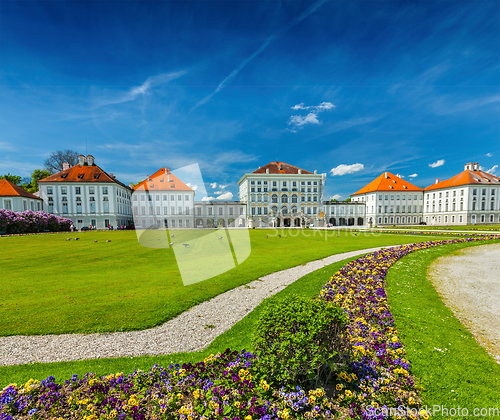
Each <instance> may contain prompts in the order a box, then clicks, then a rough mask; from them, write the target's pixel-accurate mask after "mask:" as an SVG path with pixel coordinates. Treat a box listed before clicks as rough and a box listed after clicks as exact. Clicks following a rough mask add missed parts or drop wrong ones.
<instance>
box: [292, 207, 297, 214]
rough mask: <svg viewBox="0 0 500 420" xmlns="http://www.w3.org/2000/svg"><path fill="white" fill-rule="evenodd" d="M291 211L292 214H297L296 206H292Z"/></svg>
mask: <svg viewBox="0 0 500 420" xmlns="http://www.w3.org/2000/svg"><path fill="white" fill-rule="evenodd" d="M292 213H293V214H297V207H296V206H293V207H292Z"/></svg>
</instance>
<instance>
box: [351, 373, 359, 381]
mask: <svg viewBox="0 0 500 420" xmlns="http://www.w3.org/2000/svg"><path fill="white" fill-rule="evenodd" d="M351 376H352V379H354V380H355V381H357V380H358V377H357V376H356V374H355V373H353V374H352V375H351Z"/></svg>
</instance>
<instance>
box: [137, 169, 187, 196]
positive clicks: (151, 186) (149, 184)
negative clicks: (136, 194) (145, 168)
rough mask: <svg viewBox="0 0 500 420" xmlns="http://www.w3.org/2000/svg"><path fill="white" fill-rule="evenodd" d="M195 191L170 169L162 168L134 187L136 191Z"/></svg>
mask: <svg viewBox="0 0 500 420" xmlns="http://www.w3.org/2000/svg"><path fill="white" fill-rule="evenodd" d="M137 190H141V191H193V189H192V188H189V187H188V186H187V185H186V184H184V182H182V181H181V180H180V179H179V178H177V177H176V176H175V175H174V174H173V173H172V172H170V170H169V169H168V168H160V169H158V170H157V171H156V172H155V173H154V174H153V175H151V176H150V177H149V178H147V179H145V180H144V181H142V182H141V183H139V184H137V185H136V186H135V187H134V191H137Z"/></svg>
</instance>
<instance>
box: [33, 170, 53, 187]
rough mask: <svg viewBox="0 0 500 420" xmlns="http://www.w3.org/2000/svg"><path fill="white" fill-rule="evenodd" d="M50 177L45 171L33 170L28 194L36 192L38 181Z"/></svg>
mask: <svg viewBox="0 0 500 420" xmlns="http://www.w3.org/2000/svg"><path fill="white" fill-rule="evenodd" d="M50 175H51V174H50V172H49V171H48V170H47V169H35V170H34V171H33V173H32V174H31V183H30V187H31V188H30V192H31V193H33V192H37V191H38V184H37V181H40V180H41V179H43V178H47V177H48V176H50Z"/></svg>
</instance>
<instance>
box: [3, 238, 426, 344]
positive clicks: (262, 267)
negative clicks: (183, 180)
mask: <svg viewBox="0 0 500 420" xmlns="http://www.w3.org/2000/svg"><path fill="white" fill-rule="evenodd" d="M197 232H200V231H198V230H191V231H184V233H183V231H175V232H174V233H175V235H176V238H175V240H177V237H179V236H182V235H193V234H195V233H197ZM201 232H203V234H204V235H205V234H209V233H210V232H211V231H209V230H207V231H201ZM217 232H221V233H220V234H223V232H224V231H222V230H220V231H217ZM276 233H277V232H276V231H274V230H260V229H259V230H257V229H256V230H250V238H251V249H252V252H251V255H250V256H249V257H248V259H246V261H244V262H242V263H241V264H240V265H238V266H236V267H235V268H233V269H231V270H229V271H227V272H225V273H223V274H220V275H217V276H215V277H213V278H211V279H210V280H206V281H202V282H199V283H195V284H191V285H188V286H184V285H183V283H182V279H181V277H180V274H179V270H178V267H177V263H176V259H175V258H174V252H173V250H172V248H167V249H161V248H160V249H152V248H147V247H144V246H141V245H140V244H139V243H138V241H137V238H136V234H135V232H133V231H124V232H123V231H117V232H85V233H82V232H77V233H71V234H70V233H64V234H55V235H31V236H17V237H4V238H0V248H1V250H2V252H0V270H1V273H0V275H1V278H2V282H1V284H0V296H1V300H0V336H6V335H19V334H21V335H22V334H27V335H36V334H49V333H51V334H61V333H90V332H112V331H130V330H141V329H145V328H150V327H153V326H156V325H160V324H162V323H163V322H166V321H168V320H169V319H172V318H173V317H175V316H177V315H178V314H180V313H182V312H184V311H186V310H187V309H189V308H190V307H192V306H194V305H197V304H199V303H201V302H203V301H205V300H208V299H210V298H212V297H214V296H216V295H218V294H220V293H223V292H225V291H227V290H230V289H232V288H234V287H237V286H240V285H242V284H245V283H248V282H250V281H252V280H254V279H256V278H258V277H261V276H263V275H266V274H269V273H272V272H275V271H278V270H283V269H286V268H289V267H293V266H296V265H299V264H303V263H305V262H308V261H312V260H316V259H319V258H324V257H326V256H328V255H332V254H338V253H342V252H346V251H353V250H358V249H364V248H371V247H376V246H384V245H397V244H403V243H411V242H418V241H425V240H428V239H429V237H426V236H419V237H418V238H417V237H415V236H413V235H407V236H405V235H402V234H397V235H389V234H381V233H362V232H360V233H358V236H355V235H354V233H351V232H341V233H340V236H339V237H337V232H334V231H319V230H309V229H307V230H283V231H280V234H281V237H278V236H277V235H276ZM197 234H199V233H197ZM266 235H268V236H269V238H267V239H266V238H265V236H266ZM70 237H71V238H74V237H80V240H79V241H74V240H72V241H66V239H67V238H70ZM431 238H432V237H431ZM107 239H111V242H108V243H107V242H106V240H107ZM94 240H97V241H98V242H94ZM142 240H143V239H141V241H142ZM149 240H150V242H151V243H158V242H157V239H156V238H154V237H150V238H149ZM182 240H185V239H182ZM145 241H147V240H145ZM201 242H202V241H201ZM179 243H180V244H181V243H182V242H179ZM223 243H224V241H217V240H216V241H215V246H223V245H222V244H223ZM207 248H208V246H205V247H203V249H201V250H200V251H201V252H200V255H201V254H202V253H203V252H204V251H205V250H206V249H207ZM236 257H237V255H236ZM194 261H197V260H196V259H195V260H194ZM233 261H234V260H233V259H231V263H233Z"/></svg>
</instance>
